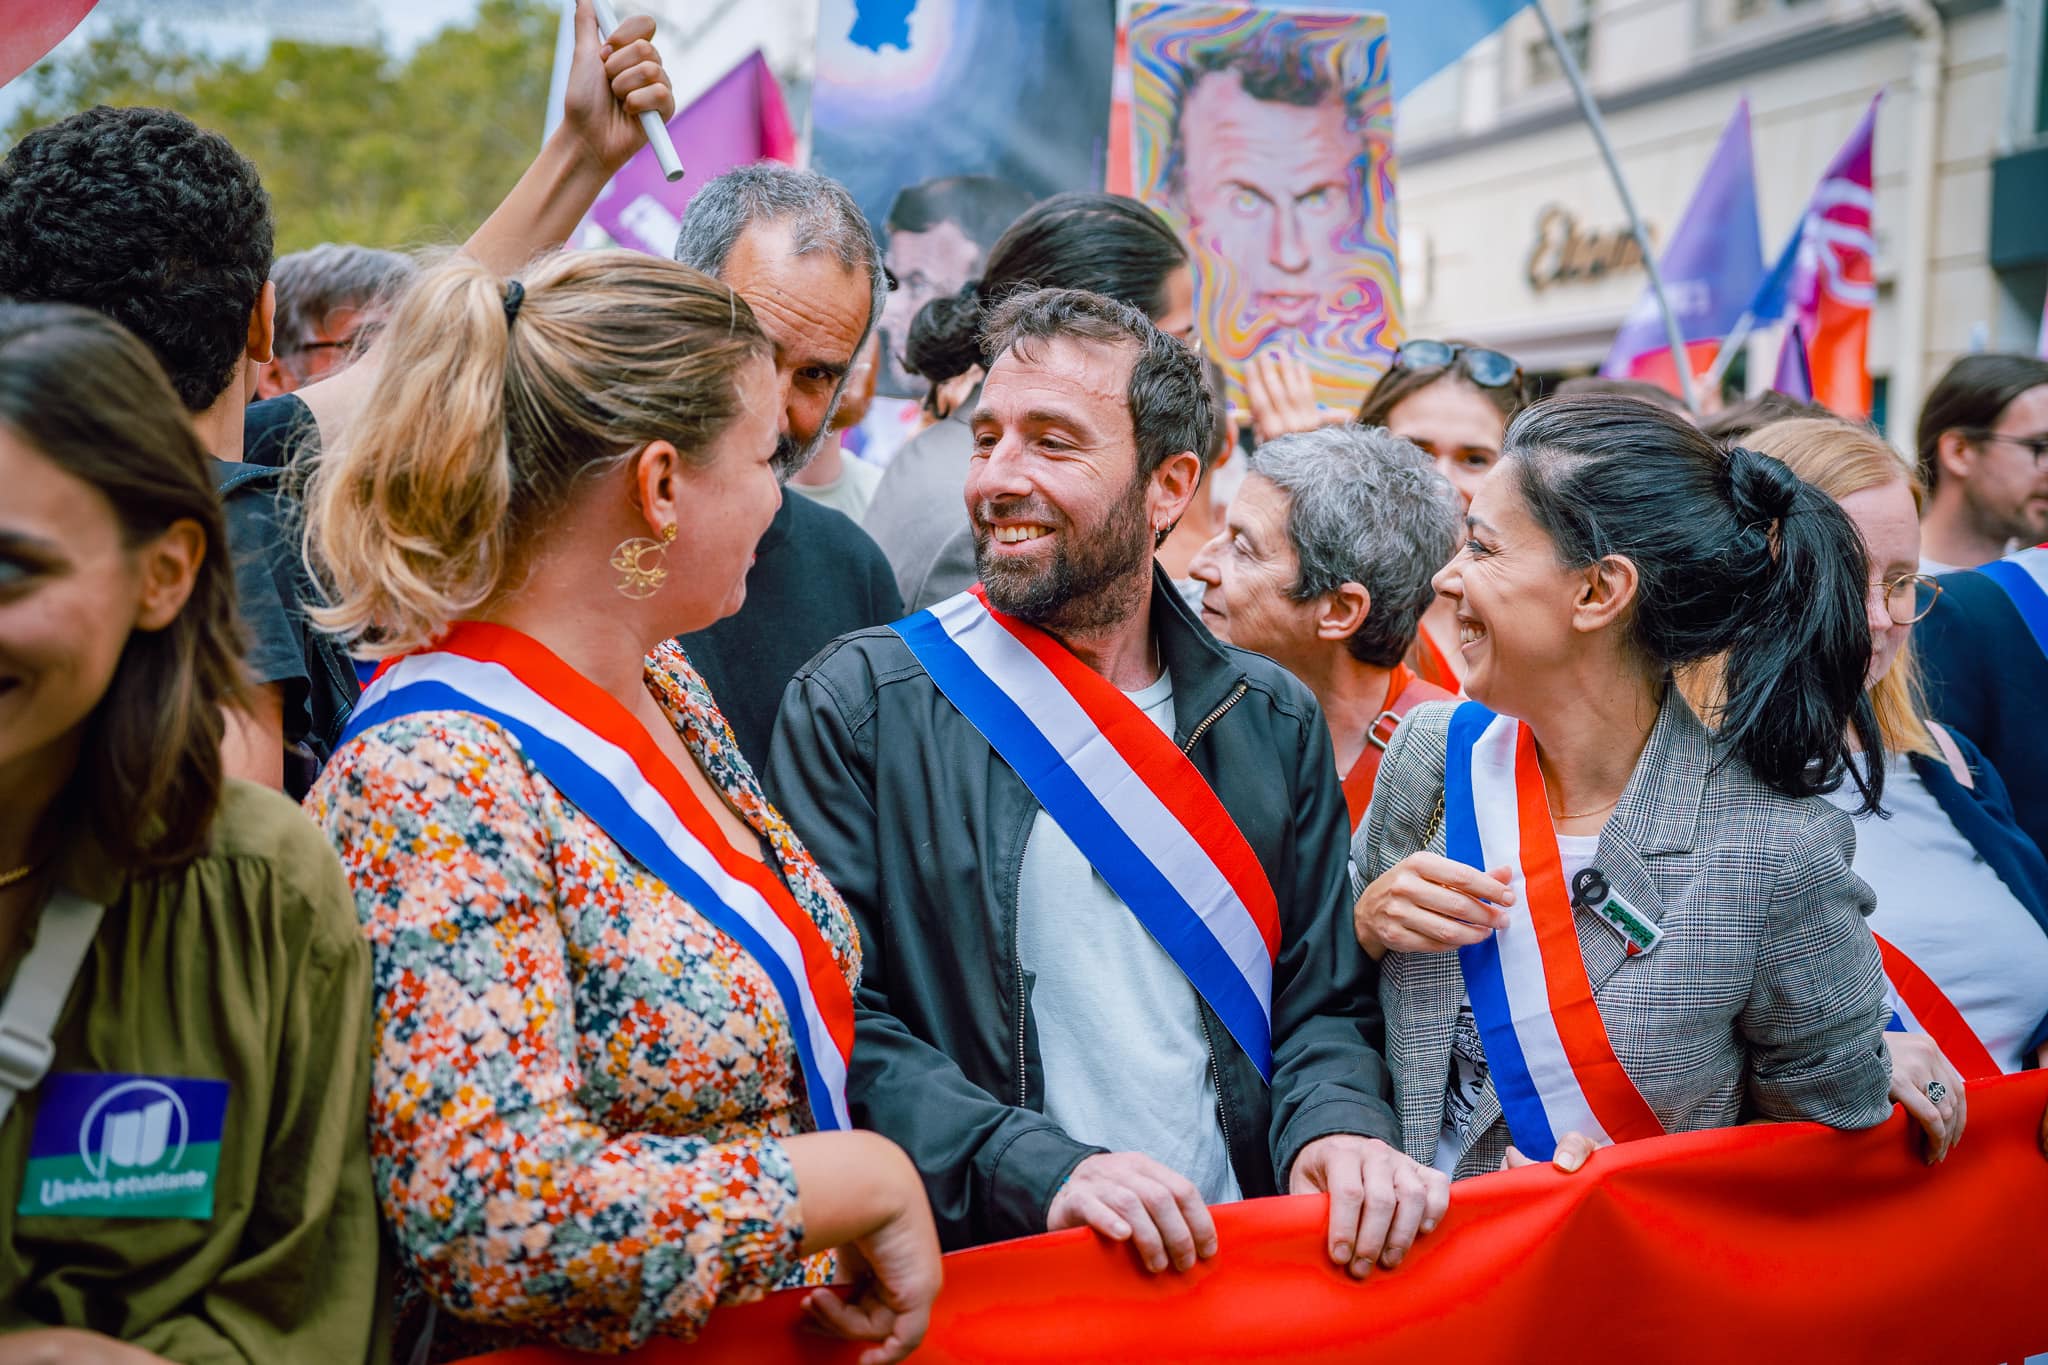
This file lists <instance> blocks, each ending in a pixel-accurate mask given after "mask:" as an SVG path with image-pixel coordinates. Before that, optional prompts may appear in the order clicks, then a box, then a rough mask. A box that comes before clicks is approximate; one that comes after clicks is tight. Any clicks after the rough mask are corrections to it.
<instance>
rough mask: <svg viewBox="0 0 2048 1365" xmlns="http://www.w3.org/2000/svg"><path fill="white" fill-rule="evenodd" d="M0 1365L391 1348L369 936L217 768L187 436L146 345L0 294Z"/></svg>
mask: <svg viewBox="0 0 2048 1365" xmlns="http://www.w3.org/2000/svg"><path fill="white" fill-rule="evenodd" d="M0 488H5V489H6V490H7V491H6V494H5V495H4V496H0V992H4V994H0V1029H4V1031H5V1035H6V1041H5V1043H4V1045H0V1060H4V1065H0V1114H4V1118H0V1304H4V1305H5V1306H4V1307H0V1334H4V1335H0V1359H4V1360H8V1361H35V1360H62V1361H66V1362H78V1365H142V1363H143V1362H150V1361H166V1360H167V1361H178V1362H185V1361H191V1362H198V1361H205V1362H209V1365H211V1363H212V1362H226V1361H252V1362H253V1361H271V1360H293V1361H299V1360H304V1361H312V1360H319V1361H337V1362H361V1361H364V1360H382V1359H384V1349H383V1346H384V1338H385V1335H386V1334H384V1333H382V1332H380V1331H379V1330H378V1327H377V1324H378V1323H379V1322H380V1321H381V1320H382V1315H381V1314H379V1313H378V1311H377V1309H378V1288H379V1282H378V1273H377V1259H378V1258H377V1210H376V1203H375V1200H374V1198H373V1196H372V1193H371V1188H370V1163H369V1153H368V1144H367V1136H366V1134H365V1131H364V1125H363V1111H364V1106H365V1105H366V1104H367V1102H368V1092H369V1069H370V1064H369V1025H370V1010H369V1004H370V1002H369V981H370V954H369V949H368V948H367V947H366V946H365V945H364V943H363V941H362V939H361V937H360V935H359V934H358V933H357V931H356V925H355V912H354V907H353V905H352V904H351V901H350V898H349V889H348V883H347V882H346V881H345V880H344V879H343V877H342V872H341V867H340V865H339V864H338V863H337V862H336V861H335V858H334V854H333V851H332V850H331V849H329V848H328V847H327V844H326V842H325V841H324V840H323V839H322V838H321V837H320V833H319V831H318V830H316V829H315V828H314V827H313V825H312V823H311V822H310V821H308V820H307V819H306V817H305V816H304V815H303V814H301V813H300V811H299V810H298V808H297V807H296V806H294V805H293V804H292V803H291V801H290V800H289V799H287V798H286V797H284V796H281V795H279V794H277V793H275V792H272V791H268V790H266V789H264V788H262V787H259V786H256V785H254V784H252V783H248V782H241V781H235V780H231V779H228V778H226V777H224V775H223V773H222V767H221V754H220V741H221V729H222V726H223V720H222V709H223V707H234V706H238V705H243V704H245V699H246V698H247V696H248V690H249V683H248V675H247V674H246V672H245V671H244V668H243V665H242V661H241V653H240V649H241V639H240V632H239V630H238V628H237V625H236V621H235V601H234V570H233V568H232V566H231V565H230V564H229V562H228V555H227V552H226V549H227V547H226V539H225V532H224V530H223V528H222V524H221V510H220V502H219V499H218V498H217V497H216V496H215V494H214V490H213V483H212V480H211V475H210V473H209V471H208V467H207V456H206V452H205V449H204V448H203V447H202V446H201V445H200V442H199V438H198V437H197V436H196V435H195V434H194V432H193V429H192V424H191V422H190V420H189V419H188V418H187V417H186V415H185V410H184V407H183V405H182V404H181V403H180V402H179V400H178V396H177V394H176V392H175V391H174V390H173V389H172V388H171V385H170V382H169V381H168V380H167V379H165V377H164V374H163V372H162V370H160V369H159V368H158V367H157V363H156V361H155V359H154V358H153V357H152V356H151V355H150V353H149V351H148V350H147V349H146V348H145V347H144V346H143V344H142V343H141V342H140V341H138V340H136V339H135V337H133V336H132V335H130V334H129V333H128V332H127V331H125V330H124V329H122V328H121V327H120V325H119V324H117V323H115V322H113V321H111V320H110V319H108V318H106V317H103V316H101V315H100V314H99V313H96V312H90V311H88V310H86V309H83V308H74V307H69V306H64V305H55V304H36V305H26V304H0Z"/></svg>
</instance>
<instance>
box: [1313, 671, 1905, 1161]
mask: <svg viewBox="0 0 2048 1365" xmlns="http://www.w3.org/2000/svg"><path fill="white" fill-rule="evenodd" d="M1453 709H1454V707H1453V706H1452V705H1451V704H1449V703H1442V702H1439V703H1434V704H1429V705H1424V706H1418V707H1416V708H1415V710H1414V711H1412V712H1411V713H1409V715H1408V718H1407V719H1406V721H1404V722H1403V724H1402V726H1401V728H1400V729H1399V730H1398V731H1397V732H1396V733H1395V735H1394V738H1393V740H1392V742H1390V743H1389V744H1388V746H1387V753H1386V757H1385V759H1384V760H1383V761H1382V762H1381V764H1380V771H1379V778H1378V782H1377V784H1376V785H1375V787H1374V789H1373V798H1372V807H1371V809H1370V810H1369V811H1367V813H1366V818H1365V822H1364V824H1363V825H1361V826H1360V828H1359V831H1358V834H1357V837H1356V838H1355V840H1354V841H1353V843H1352V857H1353V859H1354V860H1355V862H1356V865H1357V869H1358V875H1359V878H1360V882H1359V884H1360V886H1361V887H1362V886H1363V885H1364V884H1365V883H1366V882H1370V881H1371V880H1373V879H1374V878H1376V877H1378V876H1379V875H1380V874H1381V873H1383V872H1385V871H1386V870H1387V869H1388V868H1390V867H1392V866H1393V865H1394V864H1395V863H1397V862H1399V861H1400V860H1401V859H1402V858H1404V857H1406V856H1408V855H1409V854H1411V853H1414V852H1416V851H1418V850H1421V849H1425V848H1426V849H1427V850H1429V851H1430V852H1432V853H1438V854H1441V853H1442V852H1443V851H1444V832H1443V820H1442V818H1441V814H1440V811H1441V806H1442V796H1443V774H1444V748H1445V740H1446V735H1447V732H1448V730H1449V725H1450V717H1451V712H1452V710H1453ZM1724 756H1725V755H1724V754H1723V753H1722V751H1721V750H1720V749H1719V748H1718V746H1717V745H1716V742H1715V740H1714V738H1713V737H1712V736H1711V735H1710V734H1709V733H1708V732H1707V730H1706V727H1705V726H1703V725H1701V724H1700V721H1699V719H1698V717H1696V716H1694V715H1693V713H1692V709H1691V708H1690V707H1688V706H1687V705H1686V703H1685V701H1684V699H1683V698H1681V697H1680V696H1679V695H1678V693H1677V691H1676V689H1672V690H1670V691H1669V693H1668V694H1667V697H1666V700H1665V702H1664V708H1663V711H1662V712H1661V713H1660V714H1659V715H1658V717H1657V723H1656V725H1655V727H1654V728H1653V729H1652V730H1651V732H1650V741H1649V744H1648V745H1647V746H1646V747H1645V748H1644V750H1643V755H1642V757H1641V759H1639V760H1638V761H1637V763H1636V770H1635V775H1634V776H1633V777H1631V778H1630V779H1629V784H1628V788H1627V790H1626V791H1624V792H1623V793H1622V797H1621V802H1620V804H1619V805H1617V806H1616V807H1615V811H1614V814H1613V815H1612V816H1610V817H1609V818H1608V821H1607V824H1606V827H1605V828H1603V829H1602V830H1601V831H1600V844H1599V853H1598V855H1597V858H1596V860H1595V863H1594V865H1595V866H1596V867H1598V868H1600V869H1601V871H1603V872H1604V873H1606V875H1607V879H1608V881H1609V883H1610V884H1611V885H1612V886H1613V888H1614V890H1615V892H1616V893H1618V894H1619V895H1620V896H1621V897H1622V898H1623V899H1624V900H1626V901H1627V902H1628V903H1629V904H1630V905H1633V906H1634V907H1635V908H1636V909H1637V910H1639V911H1641V912H1642V913H1643V914H1644V915H1646V916H1648V917H1649V918H1651V919H1653V920H1655V921H1656V922H1657V923H1658V925H1659V926H1660V927H1661V928H1662V930H1663V933H1664V937H1663V941H1662V942H1661V943H1659V944H1658V945H1657V946H1656V947H1655V948H1653V949H1652V950H1651V951H1649V952H1647V953H1644V954H1641V955H1640V956H1637V957H1634V958H1629V957H1628V956H1627V955H1626V954H1625V953H1624V952H1623V950H1622V942H1621V938H1620V935H1619V934H1618V933H1617V932H1616V931H1615V930H1613V929H1611V928H1609V927H1608V926H1607V925H1606V923H1605V922H1603V921H1602V920H1600V919H1598V918H1596V917H1595V916H1593V915H1592V914H1590V913H1588V912H1586V911H1583V910H1581V911H1579V912H1577V914H1576V915H1575V916H1574V919H1575V921H1576V923H1577V927H1578V931H1579V948H1580V951H1581V952H1582V953H1583V954H1584V956H1585V960H1586V975H1587V978H1588V979H1589V980H1590V981H1591V982H1592V985H1593V998H1594V1001H1595V1003H1596V1004H1597V1005H1598V1006H1599V1008H1600V1017H1601V1018H1602V1019H1603V1020H1605V1021H1606V1024H1607V1033H1608V1036H1609V1037H1610V1038H1611V1039H1612V1040H1613V1043H1614V1051H1615V1055H1616V1056H1617V1057H1618V1058H1619V1059H1620V1061H1621V1064H1622V1069H1623V1070H1625V1071H1627V1072H1628V1074H1629V1077H1630V1078H1631V1079H1632V1080H1634V1081H1635V1083H1636V1088H1637V1089H1638V1090H1640V1091H1641V1092H1642V1096H1643V1098H1644V1100H1646V1101H1647V1102H1648V1103H1649V1106H1650V1108H1651V1109H1652V1110H1653V1111H1654V1112H1655V1113H1656V1115H1657V1118H1658V1120H1659V1121H1660V1122H1661V1123H1662V1124H1663V1125H1664V1129H1665V1131H1666V1132H1685V1131H1690V1130H1693V1129H1698V1128H1718V1127H1726V1126H1728V1125H1731V1124H1735V1123H1739V1122H1741V1121H1743V1120H1744V1119H1749V1118H1767V1119H1812V1120H1817V1121H1818V1122H1821V1123H1826V1124H1830V1125H1832V1126H1834V1127H1836V1128H1867V1127H1870V1126H1872V1125H1874V1124H1877V1123H1881V1122H1883V1121H1884V1119H1885V1118H1887V1117H1888V1116H1889V1115H1890V1113H1891V1102H1890V1100H1889V1099H1888V1098H1887V1091H1888V1090H1889V1089H1890V1086H1891V1057H1890V1054H1889V1052H1888V1051H1887V1050H1886V1048H1885V1045H1884V1041H1883V1031H1884V1025H1885V1021H1886V1020H1887V1019H1888V1018H1889V1010H1888V1008H1887V1006H1886V1003H1885V994H1884V973H1883V968H1882V966H1881V965H1880V963H1879V960H1878V953H1877V942H1876V940H1875V939H1873V938H1872V937H1871V935H1870V928H1869V926H1868V925H1867V924H1866V923H1865V922H1864V920H1865V917H1866V916H1867V915H1868V914H1869V913H1870V910H1871V907H1872V905H1873V904H1874V898H1873V897H1872V895H1871V891H1870V888H1869V887H1868V886H1866V885H1864V883H1863V882H1862V881H1861V880H1860V879H1859V878H1858V877H1857V876H1856V875H1855V874H1854V873H1853V872H1851V871H1850V870H1849V864H1850V860H1851V859H1852V858H1853V856H1854V854H1855V851H1856V832H1855V827H1854V825H1852V824H1851V822H1850V820H1849V817H1848V816H1847V815H1844V814H1843V813H1842V812H1840V811H1838V810H1836V809H1835V808H1834V807H1833V806H1830V805H1829V804H1828V803H1827V802H1826V801H1824V800H1821V799H1820V798H1818V797H1815V798H1812V799H1809V800H1804V801H1795V800H1792V799H1790V798H1788V797H1785V796H1783V795H1781V794H1779V793H1778V792H1776V791H1773V790H1772V789H1770V788H1768V787H1766V786H1764V785H1763V784H1762V783H1760V782H1758V781H1757V780H1756V778H1755V777H1754V776H1752V775H1751V774H1750V771H1749V769H1748V768H1747V767H1746V766H1745V765H1744V764H1743V763H1742V762H1741V760H1739V759H1730V760H1729V761H1727V762H1725V763H1723V764H1722V765H1721V766H1720V767H1718V768H1716V767H1715V766H1714V765H1715V763H1716V761H1717V760H1718V759H1720V758H1722V757H1724ZM1464 993H1465V981H1464V976H1463V974H1462V973H1461V972H1460V971H1459V968H1458V955H1457V954H1456V953H1455V952H1444V953H1389V954H1387V956H1386V958H1385V960H1384V961H1383V962H1382V963H1381V964H1380V1005H1381V1007H1382V1008H1383V1009H1384V1010H1385V1012H1386V1018H1387V1062H1388V1065H1389V1066H1390V1067H1391V1069H1392V1070H1393V1073H1394V1107H1395V1111H1396V1112H1397V1113H1398V1114H1399V1116H1400V1119H1401V1143H1402V1146H1403V1148H1404V1149H1405V1150H1406V1151H1407V1153H1408V1155H1409V1156H1411V1157H1413V1158H1415V1159H1416V1160H1417V1161H1421V1162H1423V1163H1425V1164H1426V1163H1428V1162H1430V1161H1432V1160H1434V1159H1435V1157H1436V1148H1437V1136H1438V1134H1439V1132H1440V1131H1441V1130H1442V1127H1443V1114H1444V1086H1445V1083H1446V1080H1447V1077H1448V1073H1449V1069H1450V1057H1451V1033H1452V1029H1453V1028H1454V1026H1455V1024H1456V1021H1457V1012H1458V1004H1459V1001H1460V1000H1461V999H1462V998H1463V996H1464ZM1471 1131H1473V1132H1476V1133H1478V1134H1479V1137H1478V1138H1477V1139H1476V1140H1475V1141H1473V1142H1471V1144H1470V1145H1469V1146H1468V1148H1467V1150H1466V1152H1465V1153H1464V1155H1463V1156H1462V1158H1461V1159H1460V1160H1459V1162H1458V1168H1457V1175H1458V1176H1459V1177H1461V1178H1462V1177H1464V1176H1468V1175H1477V1174H1481V1173H1484V1172H1486V1171H1491V1170H1494V1169H1495V1168H1497V1167H1498V1166H1499V1165H1500V1161H1501V1155H1502V1152H1503V1151H1504V1150H1505V1148H1506V1147H1507V1145H1508V1131H1507V1123H1506V1121H1505V1120H1503V1119H1502V1118H1501V1113H1500V1100H1499V1098H1498V1097H1497V1096H1496V1095H1495V1094H1494V1091H1493V1082H1492V1080H1491V1078H1489V1079H1488V1080H1487V1083H1486V1088H1485V1091H1484V1092H1483V1093H1482V1094H1481V1096H1480V1098H1479V1107H1478V1110H1477V1112H1476V1113H1475V1114H1474V1115H1473V1119H1472V1128H1471Z"/></svg>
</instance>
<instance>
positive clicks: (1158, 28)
mask: <svg viewBox="0 0 2048 1365" xmlns="http://www.w3.org/2000/svg"><path fill="white" fill-rule="evenodd" d="M1130 53H1131V73H1132V82H1133V89H1132V94H1133V104H1134V118H1133V138H1132V159H1133V167H1132V171H1133V174H1132V183H1133V185H1134V186H1135V187H1136V188H1137V191H1138V194H1139V197H1141V198H1143V199H1144V200H1145V202H1147V203H1148V204H1151V205H1152V206H1153V207H1154V208H1156V209H1159V210H1160V211H1161V212H1163V213H1165V214H1166V215H1167V217H1168V218H1169V219H1170V220H1172V221H1173V222H1174V224H1175V225H1176V226H1177V227H1179V228H1180V229H1181V230H1182V231H1183V232H1184V233H1185V234H1186V236H1187V240H1188V244H1189V246H1190V248H1191V249H1192V250H1193V251H1194V253H1195V257H1196V264H1197V275H1198V284H1197V311H1198V313H1199V316H1200V328H1201V335H1202V340H1203V342H1204V344H1205V345H1206V346H1207V347H1208V348H1209V349H1210V350H1211V351H1212V353H1213V354H1215V355H1216V357H1217V358H1218V360H1219V361H1221V362H1222V363H1223V365H1224V368H1225V371H1226V373H1227V374H1228V375H1229V377H1230V380H1231V383H1232V387H1233V388H1236V387H1237V386H1238V385H1239V383H1240V375H1241V370H1242V365H1243V362H1244V361H1245V360H1247V359H1248V358H1249V357H1251V356H1253V355H1255V354H1257V353H1258V352H1259V351H1261V350H1263V349H1265V348H1267V347H1269V346H1276V345H1278V346H1284V347H1286V348H1287V349H1289V350H1292V351H1293V352H1294V353H1295V354H1297V355H1299V356H1300V357H1301V358H1302V359H1303V360H1304V361H1306V362H1307V363H1308V365H1309V367H1310V369H1311V370H1312V371H1313V372H1314V373H1315V376H1316V381H1317V388H1318V390H1319V392H1320V396H1321V397H1322V399H1323V401H1325V402H1328V403H1335V404H1344V403H1349V404H1355V403H1356V402H1357V400H1358V398H1359V397H1360V396H1361V395H1362V394H1363V392H1364V390H1365V389H1366V388H1367V387H1369V386H1370V385H1371V383H1372V381H1373V380H1374V379H1375V378H1377V377H1378V376H1379V374H1380V373H1381V372H1383V371H1384V369H1385V368H1386V364H1387V361H1388V359H1389V357H1390V355H1391V353H1392V350H1393V348H1394V346H1395V345H1397V344H1398V342H1399V336H1400V292H1399V273H1398V267H1397V263H1396V256H1395V231H1394V156H1393V146H1392V116H1393V104H1392V97H1391V93H1390V88H1389V84H1388V79H1387V39H1386V23H1385V20H1384V19H1383V18H1381V17H1379V16H1377V15H1350V14H1306V13H1285V12H1272V11H1260V10H1254V9H1252V8H1251V7H1249V6H1246V5H1234V4H1233V5H1225V4H1170V3H1140V4H1138V5H1137V6H1135V7H1134V9H1133V11H1132V15H1131V25H1130Z"/></svg>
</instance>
